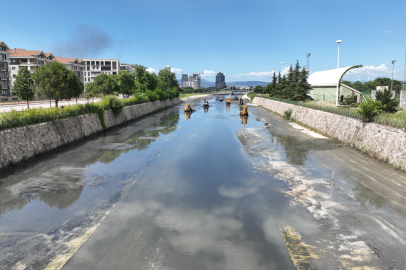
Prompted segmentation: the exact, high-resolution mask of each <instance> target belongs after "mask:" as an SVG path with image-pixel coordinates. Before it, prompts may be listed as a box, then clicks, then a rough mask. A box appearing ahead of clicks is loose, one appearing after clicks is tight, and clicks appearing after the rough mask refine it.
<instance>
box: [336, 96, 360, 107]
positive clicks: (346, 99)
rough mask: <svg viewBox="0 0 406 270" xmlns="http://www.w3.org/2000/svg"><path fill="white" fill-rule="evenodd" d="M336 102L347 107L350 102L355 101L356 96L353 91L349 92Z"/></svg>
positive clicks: (349, 105)
mask: <svg viewBox="0 0 406 270" xmlns="http://www.w3.org/2000/svg"><path fill="white" fill-rule="evenodd" d="M338 103H340V105H345V106H347V107H348V108H349V107H351V106H352V104H354V103H357V97H356V96H355V94H354V92H351V94H350V95H348V96H346V97H345V98H344V100H343V101H341V100H340V101H339V102H338Z"/></svg>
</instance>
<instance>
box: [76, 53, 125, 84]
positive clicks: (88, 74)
mask: <svg viewBox="0 0 406 270" xmlns="http://www.w3.org/2000/svg"><path fill="white" fill-rule="evenodd" d="M82 60H83V61H84V64H85V70H84V72H83V73H84V74H83V75H84V76H83V78H84V84H85V87H86V85H87V84H88V83H89V82H93V81H94V78H96V77H97V76H99V75H100V74H102V73H104V74H107V75H111V74H118V71H119V70H120V61H119V60H118V59H93V58H86V59H82Z"/></svg>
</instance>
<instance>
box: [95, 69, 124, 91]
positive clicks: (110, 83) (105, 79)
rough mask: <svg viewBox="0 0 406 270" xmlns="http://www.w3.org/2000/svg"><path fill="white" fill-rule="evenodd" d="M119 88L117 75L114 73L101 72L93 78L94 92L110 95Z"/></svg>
mask: <svg viewBox="0 0 406 270" xmlns="http://www.w3.org/2000/svg"><path fill="white" fill-rule="evenodd" d="M119 90H120V86H119V85H118V77H117V76H116V75H113V74H111V75H107V74H105V73H102V74H100V75H99V76H97V77H96V78H94V89H93V92H94V93H95V94H102V95H110V94H113V93H114V92H118V91H119Z"/></svg>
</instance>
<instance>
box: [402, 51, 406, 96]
mask: <svg viewBox="0 0 406 270" xmlns="http://www.w3.org/2000/svg"><path fill="white" fill-rule="evenodd" d="M403 72H404V74H403V90H406V51H405V67H404V70H403Z"/></svg>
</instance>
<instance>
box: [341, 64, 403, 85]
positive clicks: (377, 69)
mask: <svg viewBox="0 0 406 270" xmlns="http://www.w3.org/2000/svg"><path fill="white" fill-rule="evenodd" d="M368 73H369V79H370V80H371V81H372V80H374V79H375V78H377V77H388V78H391V77H392V68H391V67H388V66H386V65H385V64H382V65H379V66H374V65H371V66H364V67H362V68H356V69H352V70H350V71H348V72H347V73H346V74H345V75H344V79H345V80H349V81H355V80H361V81H367V80H368ZM402 75H403V70H400V69H395V70H394V71H393V78H394V79H396V80H403V77H402Z"/></svg>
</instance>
